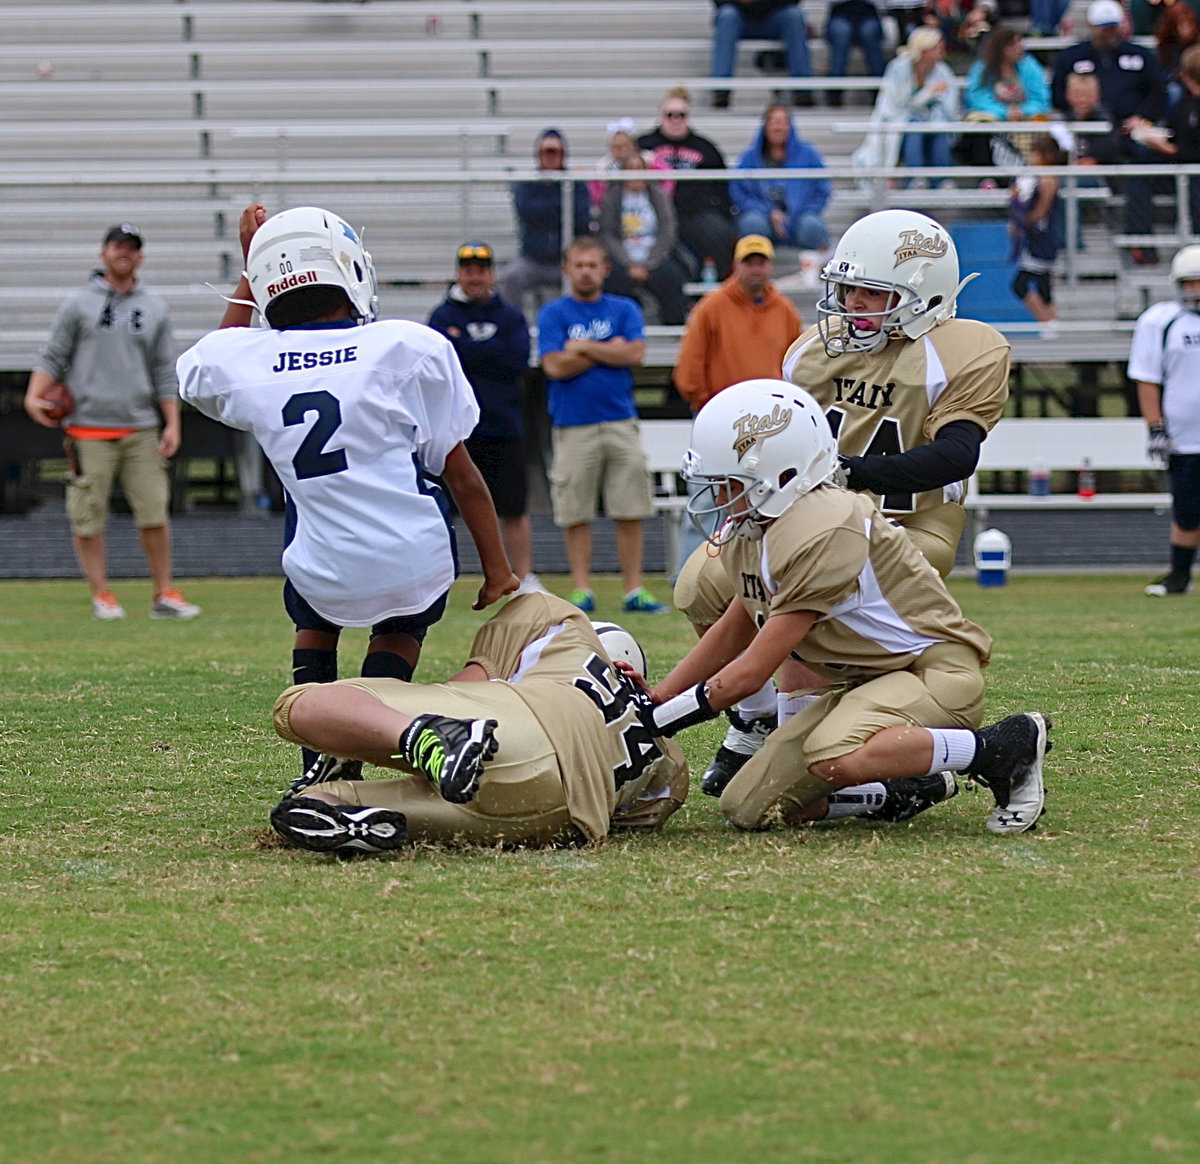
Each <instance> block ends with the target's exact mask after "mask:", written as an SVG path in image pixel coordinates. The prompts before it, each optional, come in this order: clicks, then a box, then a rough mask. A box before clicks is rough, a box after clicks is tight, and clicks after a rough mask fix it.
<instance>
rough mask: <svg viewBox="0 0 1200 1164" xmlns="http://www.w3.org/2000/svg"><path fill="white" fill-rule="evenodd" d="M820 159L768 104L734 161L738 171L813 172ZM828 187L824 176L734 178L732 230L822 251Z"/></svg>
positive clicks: (786, 116) (784, 113)
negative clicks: (746, 145)
mask: <svg viewBox="0 0 1200 1164" xmlns="http://www.w3.org/2000/svg"><path fill="white" fill-rule="evenodd" d="M824 168H825V162H824V160H823V159H822V157H821V155H820V154H819V153H818V152H817V150H816V148H815V147H814V146H812V145H810V144H809V143H808V142H806V141H803V140H802V139H801V138H800V136H799V134H797V133H796V130H795V127H794V126H793V125H792V117H791V114H790V113H789V112H788V109H787V107H786V106H784V105H768V106H767V109H766V112H765V113H764V114H763V121H762V127H761V128H760V129H759V131H758V134H757V136H756V137H755V139H754V141H753V142H752V143H751V144H750V147H749V148H748V149H747V150H746V152H745V153H743V154H742V156H741V157H740V158H739V159H738V164H737V169H739V170H769V169H787V170H815V169H824ZM831 191H832V187H831V186H830V184H829V181H828V179H826V178H785V177H783V176H780V177H779V178H736V179H734V180H733V181H731V182H730V183H729V192H730V195H731V197H732V198H733V202H734V205H735V206H736V207H737V208H738V220H737V225H738V234H739V236H741V237H743V238H744V237H745V236H746V235H748V234H761V235H763V236H764V237H766V238H769V239H771V240H772V241H773V242H776V243H782V244H783V245H785V246H793V247H799V248H800V249H801V250H805V251H820V250H824V249H825V248H826V247H827V246H828V245H829V232H828V230H826V228H825V220H824V218H822V213H823V211H824V210H825V207H826V206H827V205H828V203H829V196H830V193H831Z"/></svg>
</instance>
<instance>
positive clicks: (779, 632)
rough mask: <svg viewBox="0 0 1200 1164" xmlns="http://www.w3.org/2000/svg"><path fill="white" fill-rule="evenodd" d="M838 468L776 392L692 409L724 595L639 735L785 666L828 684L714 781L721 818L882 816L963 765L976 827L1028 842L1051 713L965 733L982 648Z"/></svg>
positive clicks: (832, 448)
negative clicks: (720, 784) (975, 797)
mask: <svg viewBox="0 0 1200 1164" xmlns="http://www.w3.org/2000/svg"><path fill="white" fill-rule="evenodd" d="M839 470H840V466H839V456H838V449H837V446H836V444H835V442H834V438H833V435H832V433H831V431H830V428H829V425H828V423H827V421H826V418H825V412H824V410H823V409H822V408H821V406H820V405H819V404H818V403H817V402H816V401H815V400H814V399H813V398H812V397H811V396H810V395H809V394H808V393H806V392H804V391H803V389H798V388H796V387H794V386H793V385H791V384H789V383H787V382H786V381H782V380H750V381H746V382H744V383H742V384H737V385H734V386H733V387H731V388H727V389H725V391H724V392H722V393H721V394H720V395H718V396H716V397H714V398H713V399H712V400H710V401H709V402H708V404H706V405H705V406H704V408H703V409H702V410H701V411H700V413H699V414H698V415H697V417H696V420H695V422H694V423H693V426H692V439H691V447H690V449H689V451H688V456H687V460H686V461H685V464H684V476H685V477H686V478H687V480H688V482H689V484H690V485H693V486H701V487H702V489H701V491H700V492H699V493H697V494H696V495H695V496H694V497H693V498H692V499H691V501H690V502H689V505H688V508H689V510H690V511H691V512H692V513H693V514H695V515H696V517H697V518H707V517H716V518H717V519H719V520H721V521H722V522H723V524H721V525H720V527H719V532H718V533H717V534H716V535H714V537H713V540H714V541H716V542H719V543H720V544H721V546H722V552H721V554H720V557H719V558H718V559H717V561H718V562H719V563H720V565H721V567H722V568H723V569H724V571H725V573H726V576H727V578H728V580H729V584H730V587H731V588H732V590H733V592H734V596H735V599H734V601H733V602H731V603H730V604H729V606H728V607H727V608H726V610H725V612H724V613H723V614H722V615H721V617H720V618H719V619H718V620H717V622H716V623H715V624H714V625H713V626H712V627H711V628H710V629H709V630H708V631H707V632H706V633H705V634H704V636H703V638H701V640H700V642H699V643H697V644H696V646H695V647H693V648H692V650H691V651H690V652H689V654H688V655H687V656H686V657H685V658H684V659H683V660H682V661H681V662H680V663H679V664H678V665H677V666H676V667H675V668H674V669H673V670H672V671H671V672H670V674H668V675H667V677H666V678H665V679H663V680H662V682H661V683H659V684H658V685H657V686H656V687H655V688H654V689H653V690H652V691H648V692H647V693H646V694H647V700H648V704H649V706H648V708H647V710H646V711H644V715H645V717H646V721H647V725H648V728H649V729H650V730H652V731H653V732H655V733H658V734H663V735H673V734H674V733H675V732H676V731H678V730H679V729H680V728H681V727H687V726H689V725H691V724H693V723H698V722H702V721H703V720H705V719H709V718H712V717H713V716H715V715H716V714H717V713H719V712H721V711H723V710H725V709H726V708H728V707H731V706H733V705H734V704H735V703H737V701H738V700H739V699H742V698H743V697H745V696H746V695H749V694H751V693H752V692H754V691H757V690H758V689H759V688H760V687H761V686H762V684H763V683H764V682H765V681H766V679H767V678H769V677H770V676H771V675H773V674H775V673H776V671H778V670H779V668H780V667H781V666H782V665H783V664H784V662H785V661H786V660H788V659H794V660H797V661H798V662H800V663H802V664H803V665H804V666H806V667H808V668H811V669H812V670H813V671H815V672H816V673H818V674H819V675H820V676H821V677H822V680H823V682H824V684H825V687H824V688H823V691H822V693H821V694H820V695H819V696H818V697H817V698H816V701H815V702H814V703H813V704H812V705H811V706H809V707H807V708H806V709H805V710H803V711H801V712H800V713H799V714H798V715H796V716H794V717H793V718H791V719H789V720H788V721H787V722H786V723H782V724H780V726H779V727H778V728H777V729H776V730H775V731H774V732H773V733H771V735H770V736H769V737H768V738H767V740H766V743H765V744H764V745H763V747H762V748H761V750H760V751H759V752H758V753H757V754H756V755H755V756H753V757H752V758H751V759H749V760H748V761H747V762H746V764H745V765H743V766H742V768H741V769H740V770H739V771H738V772H737V774H736V775H734V777H733V778H732V780H731V781H730V782H729V784H728V785H727V786H726V788H725V790H724V791H723V792H722V794H721V810H722V812H723V813H724V814H725V816H726V817H727V818H728V820H729V821H730V822H731V823H732V824H734V825H736V826H737V827H739V828H744V829H759V828H764V827H767V826H768V825H769V824H770V823H772V822H773V821H774V820H776V819H778V820H781V821H782V822H783V823H797V822H799V821H801V820H808V819H820V818H822V817H824V816H825V815H826V812H827V809H828V808H829V807H830V805H831V804H832V805H834V806H837V805H839V803H840V802H841V800H842V798H843V797H844V795H845V794H844V792H843V790H845V789H859V790H860V791H861V789H862V787H863V786H864V785H875V786H876V788H877V789H878V790H879V791H881V792H882V793H883V794H884V796H885V805H886V801H887V799H888V798H889V794H890V793H891V792H892V791H895V792H897V793H898V794H899V795H900V798H901V799H903V798H904V797H906V796H910V795H911V794H912V792H913V790H914V786H915V783H919V782H920V781H923V780H930V779H934V780H943V779H944V778H943V777H942V776H941V775H940V774H942V773H946V772H951V773H952V772H966V773H968V774H969V775H970V776H971V777H972V778H973V779H975V780H976V781H978V782H979V783H981V784H984V785H986V786H987V787H989V788H990V789H991V790H992V792H993V794H994V796H995V799H996V807H995V809H994V810H993V811H992V813H991V815H990V816H989V818H988V822H987V827H988V829H989V830H990V831H991V832H994V833H998V834H1009V833H1020V832H1025V831H1026V830H1028V829H1030V828H1032V827H1033V826H1034V825H1035V824H1036V822H1037V819H1038V817H1039V816H1040V814H1041V812H1042V807H1043V802H1044V795H1045V793H1044V787H1043V783H1042V766H1043V761H1044V757H1045V753H1046V751H1047V749H1048V747H1049V744H1048V741H1047V729H1048V727H1049V721H1048V719H1047V718H1046V717H1045V716H1043V715H1042V714H1041V713H1039V712H1032V713H1029V714H1021V715H1014V716H1010V717H1008V718H1007V719H1005V720H1002V721H1001V722H1000V723H999V724H996V725H994V726H992V727H988V728H984V729H982V730H976V729H977V728H978V725H979V724H980V722H981V719H982V713H983V694H984V689H983V678H982V674H981V669H982V667H983V666H984V665H985V664H986V662H987V658H988V653H989V650H990V648H991V639H990V637H989V636H988V634H987V633H986V632H985V631H984V630H982V629H981V628H980V627H978V626H976V625H975V624H974V623H972V622H969V621H968V620H967V619H966V618H964V617H963V615H962V612H961V611H960V610H959V608H958V605H957V604H956V603H955V601H954V599H953V598H952V597H951V596H950V593H949V592H948V591H947V590H946V587H945V585H944V583H943V582H942V580H941V578H940V577H939V575H938V573H937V571H936V570H934V569H933V567H932V566H931V565H930V564H929V562H928V561H927V560H926V559H925V558H924V557H923V556H922V555H921V554H920V552H919V551H918V550H917V549H916V547H915V545H914V543H913V541H912V539H911V538H910V537H909V536H908V535H907V534H906V533H904V532H903V531H902V530H901V529H900V528H899V527H898V526H897V525H896V524H895V523H894V522H893V521H891V520H890V519H889V518H888V517H887V516H886V515H885V514H884V513H882V512H881V511H880V509H879V507H878V506H877V505H876V504H875V503H874V501H873V499H871V498H870V497H867V496H865V495H864V494H863V493H855V492H850V491H848V490H846V489H844V488H842V487H841V486H840V484H838V483H837V482H836V478H837V477H838V476H839ZM943 786H944V787H946V788H947V791H948V786H946V785H943ZM946 794H947V793H943V796H942V797H941V798H940V799H944V797H945V795H946ZM928 799H929V802H930V803H934V802H936V800H937V799H939V798H938V797H936V796H933V797H930V798H928ZM859 803H861V798H860V800H859ZM928 806H929V805H928V804H924V805H923V807H928ZM843 807H844V805H843ZM850 814H851V813H844V814H843V815H850ZM854 814H856V815H857V812H855V813H854ZM885 815H886V814H885ZM908 815H912V813H908ZM896 818H897V817H896V816H895V815H893V816H892V819H896ZM901 818H902V817H901Z"/></svg>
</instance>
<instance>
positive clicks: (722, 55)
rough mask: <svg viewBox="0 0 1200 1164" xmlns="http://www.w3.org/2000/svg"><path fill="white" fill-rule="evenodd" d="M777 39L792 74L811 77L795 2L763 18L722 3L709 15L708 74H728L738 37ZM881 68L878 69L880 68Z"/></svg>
mask: <svg viewBox="0 0 1200 1164" xmlns="http://www.w3.org/2000/svg"><path fill="white" fill-rule="evenodd" d="M745 39H749V40H781V41H783V49H784V52H785V53H786V54H787V64H788V72H789V73H791V75H792V76H793V77H811V76H812V63H811V62H810V61H809V59H808V28H807V27H806V26H805V23H804V13H803V12H801V11H800V6H799V5H798V4H796V5H793V6H792V7H789V8H780V9H778V10H777V11H775V12H772V13H771V14H770V15H769V16H767V17H766V18H765V19H763V20H749V19H747V18H746V17H745V16H743V15H742V10H741V8H739V6H738V5H736V4H722V5H721V7H720V8H718V9H717V12H716V15H715V16H714V17H713V43H712V75H713V76H714V77H732V76H733V65H734V61H735V60H736V58H737V42H738V41H739V40H745ZM881 71H882V70H881Z"/></svg>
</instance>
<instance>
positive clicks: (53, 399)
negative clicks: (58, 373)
mask: <svg viewBox="0 0 1200 1164" xmlns="http://www.w3.org/2000/svg"><path fill="white" fill-rule="evenodd" d="M42 399H43V400H44V401H45V402H46V409H45V412H46V415H47V416H48V417H49V418H50V419H51V420H62V419H63V418H64V417H67V416H70V415H71V413H72V412H74V411H75V397H74V396H72V395H71V389H70V388H68V387H67V386H66V385H65V384H62V383H59V382H57V381H56V382H55V383H53V384H51V385H50V387H49V388H47V389H46V391H45V392H44V393H43V394H42Z"/></svg>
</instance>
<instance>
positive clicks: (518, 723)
mask: <svg viewBox="0 0 1200 1164" xmlns="http://www.w3.org/2000/svg"><path fill="white" fill-rule="evenodd" d="M338 682H339V683H340V684H341V685H342V686H344V687H359V688H362V690H364V691H367V692H369V693H370V694H371V695H373V696H374V697H375V698H376V699H378V700H379V702H380V703H382V704H383V705H384V706H385V707H390V708H391V709H392V710H394V711H399V712H402V713H403V714H404V715H407V716H412V717H415V716H418V715H426V714H434V715H448V716H454V717H455V718H459V719H494V720H496V721H497V723H498V724H499V726H498V727H497V728H496V740H497V742H498V743H499V745H500V746H499V748H498V749H497V752H496V755H495V757H494V758H493V759H491V760H489V761H488V763H487V768H486V769H485V773H484V776H483V779H482V781H481V782H480V786H479V792H478V794H477V795H476V797H475V799H474V800H472V801H470V802H469V803H467V804H451V803H450V802H449V801H447V800H443V799H442V797H441V795H440V794H439V793H438V791H437V790H436V789H435V788H434V786H433V784H432V783H431V782H430V781H429V779H428V778H427V777H425V776H422V775H418V774H415V773H410V774H407V775H404V776H400V777H398V778H395V779H390V780H336V781H332V782H331V783H329V784H325V785H322V788H324V789H326V790H328V791H329V792H331V793H332V794H333V795H334V796H337V797H340V798H341V799H342V800H346V801H349V802H350V803H351V804H370V805H376V806H380V807H383V808H390V809H394V810H395V811H396V812H402V813H404V816H405V818H406V820H407V825H408V835H409V838H410V839H411V840H414V841H436V842H439V843H448V842H460V843H468V844H488V845H498V844H523V845H544V844H550V843H552V842H555V841H567V840H575V839H577V837H578V833H577V831H576V829H575V827H574V825H573V824H572V823H571V818H570V815H569V813H568V812H567V802H566V795H565V793H564V791H563V782H562V773H561V771H560V769H559V766H558V756H557V755H556V754H555V751H554V749H553V747H552V746H551V744H550V740H549V737H547V735H546V733H545V732H544V731H543V730H542V726H541V724H540V723H539V722H538V720H537V718H536V717H535V716H534V714H533V712H531V711H530V710H529V707H528V705H527V704H526V703H525V701H524V700H523V699H522V698H521V697H520V696H519V695H518V694H517V693H516V692H515V691H513V689H512V688H511V687H509V686H508V684H507V683H432V684H423V683H403V682H401V681H400V680H399V679H340V680H338ZM313 686H316V685H315V684H312V683H306V684H303V685H301V686H299V687H289V688H288V689H287V690H286V691H285V692H284V693H283V694H282V695H281V696H280V697H279V699H278V700H277V701H276V704H275V709H274V711H273V713H272V718H273V720H274V723H275V730H276V731H277V732H278V733H279V734H280V735H281V736H282V737H283V738H284V739H285V740H291V741H292V742H293V743H296V744H300V745H301V746H302V747H308V748H311V747H313V745H312V743H311V742H310V741H308V740H305V739H303V738H302V737H301V736H299V735H298V734H296V733H295V732H294V731H292V728H291V723H290V714H291V709H292V704H293V703H294V702H295V701H296V698H297V697H298V696H299V695H300V694H301V693H303V692H304V691H306V690H308V689H309V688H310V687H313ZM314 750H319V749H314ZM396 767H397V768H399V769H400V770H401V771H404V772H409V770H408V769H407V767H406V766H405V765H403V764H402V763H401V762H400V761H397V762H396Z"/></svg>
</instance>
